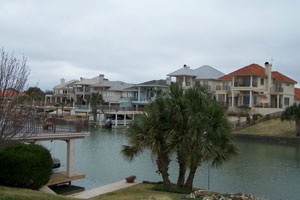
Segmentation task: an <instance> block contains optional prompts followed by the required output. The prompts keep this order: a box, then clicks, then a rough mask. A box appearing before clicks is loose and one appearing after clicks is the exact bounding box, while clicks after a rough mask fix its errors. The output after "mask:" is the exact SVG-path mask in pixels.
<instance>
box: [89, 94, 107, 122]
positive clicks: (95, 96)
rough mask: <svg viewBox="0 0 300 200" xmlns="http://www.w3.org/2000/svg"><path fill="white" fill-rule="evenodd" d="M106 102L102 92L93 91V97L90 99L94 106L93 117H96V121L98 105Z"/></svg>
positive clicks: (95, 119) (95, 118)
mask: <svg viewBox="0 0 300 200" xmlns="http://www.w3.org/2000/svg"><path fill="white" fill-rule="evenodd" d="M103 102H104V100H103V97H102V95H101V94H99V93H92V96H91V99H90V103H91V106H92V113H93V118H94V122H96V121H97V109H98V105H101V104H102V103H103Z"/></svg>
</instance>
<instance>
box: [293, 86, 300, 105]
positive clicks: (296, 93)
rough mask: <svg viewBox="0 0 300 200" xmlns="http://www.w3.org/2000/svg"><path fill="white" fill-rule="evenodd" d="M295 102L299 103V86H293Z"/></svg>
mask: <svg viewBox="0 0 300 200" xmlns="http://www.w3.org/2000/svg"><path fill="white" fill-rule="evenodd" d="M294 91H295V103H296V104H297V105H299V104H300V88H295V90H294Z"/></svg>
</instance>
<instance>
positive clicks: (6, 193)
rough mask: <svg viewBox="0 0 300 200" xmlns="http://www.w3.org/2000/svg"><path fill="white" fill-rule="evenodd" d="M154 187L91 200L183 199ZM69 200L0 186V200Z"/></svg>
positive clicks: (134, 188) (110, 194)
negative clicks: (155, 189) (156, 189)
mask: <svg viewBox="0 0 300 200" xmlns="http://www.w3.org/2000/svg"><path fill="white" fill-rule="evenodd" d="M154 186H155V185H152V184H137V185H135V186H132V187H129V188H125V189H122V190H118V191H116V192H112V193H108V194H105V195H101V196H98V197H94V198H92V199H93V200H97V199H109V200H121V199H122V200H140V199H151V200H156V199H157V200H158V199H164V200H169V199H170V200H171V199H172V200H173V199H175V200H176V199H183V198H184V196H185V195H184V194H177V193H170V192H161V191H154V190H152V188H153V187H154ZM4 199H5V200H6V199H7V200H17V199H22V200H23V199H25V200H31V199H32V200H37V199H38V200H42V199H48V200H70V199H74V198H69V197H65V196H61V195H49V194H45V193H43V192H39V191H36V190H29V189H21V188H12V187H4V186H0V200H4Z"/></svg>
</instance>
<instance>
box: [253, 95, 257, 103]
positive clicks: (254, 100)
mask: <svg viewBox="0 0 300 200" xmlns="http://www.w3.org/2000/svg"><path fill="white" fill-rule="evenodd" d="M253 104H254V105H256V104H257V96H254V97H253Z"/></svg>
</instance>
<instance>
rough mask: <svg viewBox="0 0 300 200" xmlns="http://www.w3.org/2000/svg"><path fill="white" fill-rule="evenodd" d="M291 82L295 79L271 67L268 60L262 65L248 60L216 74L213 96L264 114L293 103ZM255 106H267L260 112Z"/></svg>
mask: <svg viewBox="0 0 300 200" xmlns="http://www.w3.org/2000/svg"><path fill="white" fill-rule="evenodd" d="M295 84H297V82H296V81H295V80H293V79H291V78H289V77H287V76H285V75H283V74H281V73H280V72H277V71H272V64H270V63H268V62H266V63H265V67H262V66H260V65H258V64H251V65H248V66H246V67H243V68H241V69H238V70H236V71H234V72H232V73H230V74H227V75H225V76H222V77H220V78H219V87H217V91H216V96H217V99H218V101H220V102H223V103H224V104H225V105H227V106H228V107H231V109H234V108H236V107H240V106H246V107H250V108H252V111H254V112H255V113H261V114H266V113H271V112H275V111H276V110H277V111H278V110H283V109H284V108H286V107H288V106H290V105H292V104H293V103H294V99H295V97H294V90H295V89H294V86H295ZM259 108H268V109H263V110H264V112H261V111H262V109H259ZM258 110H259V111H258Z"/></svg>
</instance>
